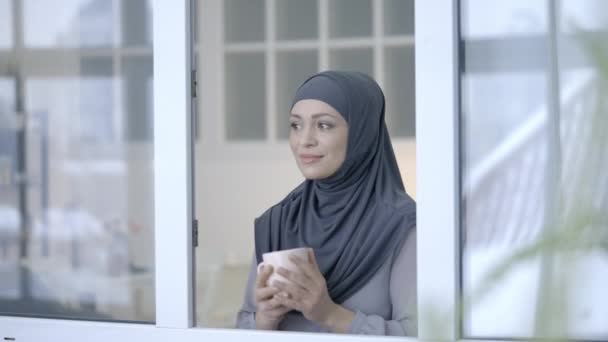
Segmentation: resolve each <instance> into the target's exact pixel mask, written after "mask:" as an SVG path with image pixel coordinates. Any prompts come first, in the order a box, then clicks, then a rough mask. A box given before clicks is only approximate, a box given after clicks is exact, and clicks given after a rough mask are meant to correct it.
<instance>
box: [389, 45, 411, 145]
mask: <svg viewBox="0 0 608 342" xmlns="http://www.w3.org/2000/svg"><path fill="white" fill-rule="evenodd" d="M385 58H386V62H385V66H384V72H385V74H384V79H385V84H386V86H385V89H386V117H387V121H388V122H389V123H390V124H389V125H388V128H389V132H390V133H391V136H393V137H415V136H416V89H415V87H416V84H415V81H416V80H415V77H414V72H415V70H414V69H415V68H414V65H415V64H414V48H413V47H391V48H387V49H386V50H385Z"/></svg>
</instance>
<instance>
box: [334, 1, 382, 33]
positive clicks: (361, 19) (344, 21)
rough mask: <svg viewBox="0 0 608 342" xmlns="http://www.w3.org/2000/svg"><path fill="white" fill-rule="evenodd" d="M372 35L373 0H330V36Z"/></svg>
mask: <svg viewBox="0 0 608 342" xmlns="http://www.w3.org/2000/svg"><path fill="white" fill-rule="evenodd" d="M371 35H372V2H371V0H331V1H329V37H330V38H348V37H369V36H371Z"/></svg>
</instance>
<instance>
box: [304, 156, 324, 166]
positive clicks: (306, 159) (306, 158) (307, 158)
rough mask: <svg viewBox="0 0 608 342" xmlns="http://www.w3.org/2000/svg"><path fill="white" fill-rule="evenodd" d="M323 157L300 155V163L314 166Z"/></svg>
mask: <svg viewBox="0 0 608 342" xmlns="http://www.w3.org/2000/svg"><path fill="white" fill-rule="evenodd" d="M321 158H323V156H320V155H316V154H300V161H301V162H302V163H304V164H312V163H315V162H317V161H319V160H320V159H321Z"/></svg>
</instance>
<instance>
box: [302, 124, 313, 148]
mask: <svg viewBox="0 0 608 342" xmlns="http://www.w3.org/2000/svg"><path fill="white" fill-rule="evenodd" d="M300 143H301V144H302V146H314V145H316V144H317V136H316V132H315V130H314V128H313V127H306V128H304V129H303V130H302V135H301V136H300Z"/></svg>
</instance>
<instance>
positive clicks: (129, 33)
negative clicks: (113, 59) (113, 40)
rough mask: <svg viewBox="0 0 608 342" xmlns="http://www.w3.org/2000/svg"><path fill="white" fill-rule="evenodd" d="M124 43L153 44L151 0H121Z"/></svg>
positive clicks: (130, 44) (129, 44)
mask: <svg viewBox="0 0 608 342" xmlns="http://www.w3.org/2000/svg"><path fill="white" fill-rule="evenodd" d="M121 5H122V13H121V14H122V16H121V18H122V45H125V46H132V45H138V46H142V45H149V46H151V45H152V20H151V19H152V4H151V2H150V0H121Z"/></svg>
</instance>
